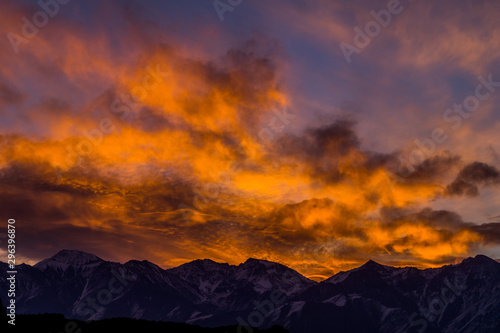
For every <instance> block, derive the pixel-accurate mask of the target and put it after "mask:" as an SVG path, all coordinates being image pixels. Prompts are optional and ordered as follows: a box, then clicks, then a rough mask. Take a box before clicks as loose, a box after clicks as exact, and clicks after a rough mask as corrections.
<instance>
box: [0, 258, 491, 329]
mask: <svg viewBox="0 0 500 333" xmlns="http://www.w3.org/2000/svg"><path fill="white" fill-rule="evenodd" d="M0 269H1V271H0V299H2V300H3V301H4V304H5V300H6V299H5V295H6V286H7V283H6V278H7V274H6V271H7V265H6V264H5V263H0ZM17 269H18V274H17V283H18V286H17V291H18V293H17V297H16V300H17V308H16V310H17V311H18V313H20V314H23V313H61V314H64V315H65V316H66V317H68V318H77V319H83V320H88V319H102V318H111V317H130V318H143V319H148V320H164V321H177V322H188V323H191V324H197V325H201V326H224V325H229V324H239V323H240V320H244V321H249V320H252V319H251V318H256V317H255V316H256V313H260V316H261V317H262V320H261V321H260V323H261V324H260V326H259V328H266V327H270V326H272V325H282V326H284V327H286V328H288V329H289V330H290V332H291V333H302V332H315V333H322V332H331V331H338V332H346V331H349V332H350V331H352V332H354V331H356V332H358V331H359V332H388V333H389V332H390V333H396V332H405V331H407V332H412V331H418V330H419V329H422V327H423V325H425V327H426V328H425V329H426V332H457V331H460V332H465V333H467V332H500V316H499V315H498V314H499V313H500V263H498V262H497V261H495V260H493V259H490V258H488V257H486V256H481V255H478V256H476V257H474V258H468V259H465V260H464V261H463V262H462V263H460V264H457V265H447V266H443V267H441V268H435V269H426V270H419V269H416V268H412V267H406V268H394V267H390V266H384V265H381V264H378V263H376V262H374V261H368V262H367V263H366V264H364V265H362V266H360V267H358V268H356V269H353V270H350V271H347V272H340V273H338V274H336V275H334V276H332V277H331V278H329V279H327V280H325V281H322V282H320V283H316V282H314V281H311V280H308V279H307V278H305V277H304V276H302V275H300V274H299V273H298V272H296V271H294V270H292V269H290V268H288V267H286V266H284V265H281V264H278V263H274V262H270V261H266V260H258V259H248V260H247V261H246V262H244V263H242V264H239V265H229V264H223V263H217V262H214V261H212V260H208V259H204V260H195V261H192V262H189V263H186V264H183V265H181V266H179V267H175V268H171V269H167V270H163V269H162V268H161V267H159V266H157V265H155V264H153V263H150V262H148V261H137V260H131V261H129V262H127V263H125V264H120V263H115V262H108V261H104V260H102V259H100V258H99V257H96V256H94V255H91V254H88V253H84V252H80V251H69V250H64V251H61V252H59V253H57V254H56V255H54V256H53V257H51V258H49V259H46V260H43V261H41V262H40V263H38V264H36V265H35V266H29V265H19V266H18V267H17ZM273 295H274V296H273ZM276 295H278V296H279V299H280V301H277V300H276V297H275V296H276ZM438 305H439V306H440V307H439V306H438ZM252 316H253V317H252ZM238 318H239V319H238ZM419 325H420V326H419Z"/></svg>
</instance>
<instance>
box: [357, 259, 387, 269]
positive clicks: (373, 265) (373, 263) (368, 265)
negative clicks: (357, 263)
mask: <svg viewBox="0 0 500 333" xmlns="http://www.w3.org/2000/svg"><path fill="white" fill-rule="evenodd" d="M362 267H364V268H383V267H385V266H384V265H382V264H379V263H378V262H376V261H373V260H371V259H370V260H368V261H367V262H366V263H365V264H364V265H362V266H361V267H360V268H362Z"/></svg>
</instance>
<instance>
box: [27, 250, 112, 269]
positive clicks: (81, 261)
mask: <svg viewBox="0 0 500 333" xmlns="http://www.w3.org/2000/svg"><path fill="white" fill-rule="evenodd" d="M103 261H104V260H102V259H101V258H99V257H98V256H95V255H93V254H90V253H87V252H82V251H78V250H61V251H59V252H57V253H56V254H55V255H53V256H52V257H50V258H48V259H45V260H42V261H40V262H39V263H37V264H36V265H35V267H37V268H43V267H46V266H47V265H49V264H51V265H53V264H62V265H68V266H85V265H90V264H96V263H100V262H103Z"/></svg>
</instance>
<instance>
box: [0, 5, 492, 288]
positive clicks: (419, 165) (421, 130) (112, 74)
mask: <svg viewBox="0 0 500 333" xmlns="http://www.w3.org/2000/svg"><path fill="white" fill-rule="evenodd" d="M1 6H2V10H0V35H2V36H3V37H2V38H0V62H1V64H2V66H1V67H0V214H1V216H2V219H3V220H4V221H5V224H7V220H8V219H15V220H16V226H17V228H16V239H17V257H18V259H19V260H22V261H24V262H26V263H30V264H33V263H36V262H38V261H39V260H42V259H44V258H47V257H50V256H51V255H53V254H55V253H56V252H58V251H59V250H62V249H77V250H82V251H86V252H90V253H93V254H96V255H98V256H100V257H101V258H103V259H107V260H114V261H120V262H125V261H128V260H130V259H139V260H149V261H151V262H154V263H156V264H158V265H160V266H161V267H164V268H167V267H172V266H177V265H180V264H182V263H186V262H189V261H191V260H195V259H199V258H208V259H212V260H215V261H218V262H228V263H230V264H239V263H241V262H244V261H245V260H246V259H247V258H250V257H251V258H258V259H265V260H271V261H275V262H279V263H282V264H284V265H287V266H289V267H291V268H294V269H296V270H297V271H299V272H300V273H302V274H304V275H305V276H308V277H311V278H315V279H322V278H325V277H328V276H331V275H333V274H334V273H337V272H339V271H342V270H347V269H351V268H354V267H357V266H359V265H361V264H363V263H364V262H366V261H367V260H369V259H372V260H375V261H377V262H379V263H382V264H387V265H394V266H408V265H412V266H416V267H419V268H427V267H438V266H441V265H444V264H453V263H458V262H460V261H461V260H462V259H463V258H466V257H469V256H474V255H476V254H480V253H481V254H485V255H488V256H490V257H492V258H500V209H499V207H498V202H499V201H500V186H499V184H500V171H499V169H500V141H499V138H500V135H499V130H500V112H499V105H500V21H498V13H499V11H500V3H498V2H495V1H485V0H479V1H472V0H469V1H465V0H458V1H454V2H453V4H452V3H451V2H445V1H439V2H424V1H415V0H413V1H411V0H401V1H397V0H390V1H368V0H365V1H355V2H352V1H347V0H346V1H344V0H336V1H331V0H329V1H326V0H325V1H322V0H316V1H306V0H294V1H285V0H273V1H250V0H231V1H229V0H227V1H225V0H221V1H213V2H212V1H202V0H192V1H152V0H150V1H138V0H135V1H134V0H127V1H117V0H114V1H106V2H102V1H77V0H58V1H56V0H43V1H40V2H37V1H27V0H25V1H4V2H2V5H1ZM0 241H1V239H0ZM0 253H1V254H2V256H3V257H4V256H5V255H6V243H5V241H4V246H2V248H1V249H0Z"/></svg>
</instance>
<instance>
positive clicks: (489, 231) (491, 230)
mask: <svg viewBox="0 0 500 333" xmlns="http://www.w3.org/2000/svg"><path fill="white" fill-rule="evenodd" d="M470 229H471V230H473V231H474V232H477V233H478V234H480V235H481V236H483V239H484V243H485V244H495V245H498V244H500V222H494V223H483V224H480V225H475V226H471V227H470Z"/></svg>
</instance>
